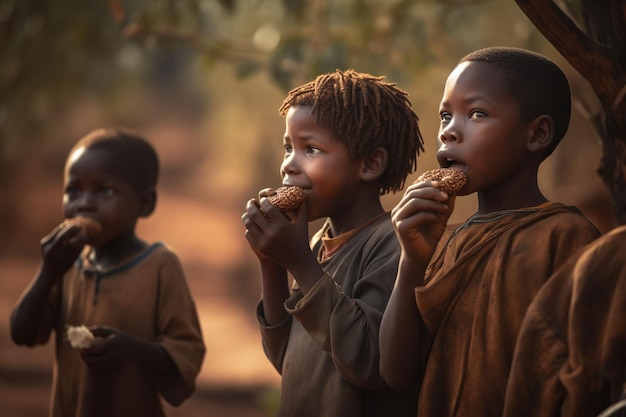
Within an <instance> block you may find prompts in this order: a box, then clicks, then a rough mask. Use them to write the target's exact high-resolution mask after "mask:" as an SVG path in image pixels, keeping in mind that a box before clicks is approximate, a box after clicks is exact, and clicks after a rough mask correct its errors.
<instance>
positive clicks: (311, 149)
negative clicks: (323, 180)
mask: <svg viewBox="0 0 626 417" xmlns="http://www.w3.org/2000/svg"><path fill="white" fill-rule="evenodd" d="M306 152H307V153H310V154H313V155H314V154H317V153H320V152H321V150H320V148H317V147H315V146H308V147H307V148H306Z"/></svg>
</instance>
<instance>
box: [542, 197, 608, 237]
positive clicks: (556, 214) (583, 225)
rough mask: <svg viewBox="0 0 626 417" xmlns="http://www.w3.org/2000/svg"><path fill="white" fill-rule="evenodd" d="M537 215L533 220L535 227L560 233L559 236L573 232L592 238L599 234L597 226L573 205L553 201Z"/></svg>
mask: <svg viewBox="0 0 626 417" xmlns="http://www.w3.org/2000/svg"><path fill="white" fill-rule="evenodd" d="M537 217H538V221H537V222H535V224H536V225H537V227H540V228H543V229H545V230H547V231H551V232H552V233H554V234H557V235H561V237H565V236H568V235H573V234H575V235H579V236H581V237H584V238H588V239H590V240H594V239H596V238H597V237H598V236H600V231H599V230H598V228H597V227H596V226H595V225H594V224H593V223H591V221H590V220H589V219H587V218H586V217H585V215H584V214H583V213H582V212H581V211H580V210H579V209H578V208H577V207H574V206H566V205H564V204H561V203H553V204H552V205H550V206H549V207H547V208H545V209H543V210H541V211H540V212H538V216H537Z"/></svg>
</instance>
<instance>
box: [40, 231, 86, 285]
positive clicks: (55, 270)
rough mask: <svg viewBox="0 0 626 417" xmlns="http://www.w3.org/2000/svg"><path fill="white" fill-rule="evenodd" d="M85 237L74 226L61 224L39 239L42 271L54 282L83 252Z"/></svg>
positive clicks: (82, 232)
mask: <svg viewBox="0 0 626 417" xmlns="http://www.w3.org/2000/svg"><path fill="white" fill-rule="evenodd" d="M86 241H87V236H86V234H85V232H84V231H83V230H82V229H81V228H80V227H79V226H78V225H76V224H66V223H61V224H60V225H58V226H57V227H55V228H54V230H52V232H50V233H49V234H48V235H47V236H46V237H44V238H43V239H41V257H42V262H43V265H42V271H44V272H45V275H46V276H47V277H49V279H51V280H53V281H54V282H56V281H58V280H59V279H61V277H62V276H63V274H65V272H67V270H68V269H70V268H71V266H72V264H73V263H74V261H75V260H76V258H77V257H78V255H79V254H80V252H81V251H82V250H83V247H84V246H85V243H86Z"/></svg>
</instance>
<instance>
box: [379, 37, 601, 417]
mask: <svg viewBox="0 0 626 417" xmlns="http://www.w3.org/2000/svg"><path fill="white" fill-rule="evenodd" d="M439 113H440V117H441V125H440V128H439V138H438V142H439V149H438V151H437V159H438V161H439V164H440V165H441V167H442V168H454V169H458V170H460V171H462V172H464V173H465V175H466V176H467V184H466V185H465V186H464V188H463V189H462V190H461V191H460V192H459V194H460V195H467V194H470V193H474V192H476V193H478V212H477V213H476V214H475V215H473V216H471V217H470V218H469V219H468V220H467V221H466V222H465V223H463V224H460V225H450V226H448V225H447V220H448V218H449V216H450V213H451V212H452V210H453V208H454V200H455V196H454V195H448V194H446V193H445V192H443V191H441V190H440V189H439V187H440V184H439V183H438V182H431V181H423V182H418V183H417V184H413V185H411V186H409V187H408V189H407V190H406V192H405V194H404V196H403V198H402V199H401V201H400V202H399V203H398V204H397V206H396V207H395V208H394V209H393V211H392V222H393V224H394V227H395V230H396V233H397V236H398V238H399V240H400V245H401V247H402V255H401V257H400V266H399V273H398V278H397V280H396V286H395V288H394V291H393V294H392V296H391V299H390V301H389V305H388V306H387V309H386V311H385V314H384V318H383V322H382V325H381V342H380V347H381V373H382V375H383V377H384V379H385V380H386V381H387V382H388V383H389V384H390V385H391V386H393V387H396V388H398V389H406V390H414V391H416V392H418V395H419V397H418V411H417V415H418V416H429V417H432V416H437V417H450V416H481V417H495V416H500V415H501V413H502V407H503V405H504V394H505V389H506V384H507V379H508V375H509V367H510V365H511V359H512V357H513V349H514V346H515V341H516V339H517V334H518V331H519V328H520V325H521V322H522V319H523V317H524V313H525V312H526V309H527V307H528V305H529V304H530V302H531V301H532V299H533V298H534V297H535V295H536V293H537V292H538V291H539V289H540V288H541V286H542V285H543V284H544V282H545V281H546V280H547V279H548V278H549V277H550V276H551V275H552V273H553V272H554V271H555V270H556V269H557V268H558V267H559V266H560V265H562V264H563V263H564V262H565V261H566V259H568V258H569V257H570V256H571V255H572V254H573V253H574V252H576V251H577V250H578V249H579V248H581V247H582V246H584V245H586V244H587V243H589V242H591V241H592V240H593V239H595V238H596V237H597V236H598V231H597V229H596V228H595V227H594V226H593V225H592V224H591V223H590V222H589V221H588V220H587V219H586V218H585V217H584V216H583V215H582V214H581V213H580V211H579V210H578V209H576V208H573V207H567V206H564V205H562V204H559V203H555V202H550V201H548V199H547V198H546V197H544V195H543V194H542V193H541V191H540V189H539V187H538V184H537V171H538V168H539V165H540V164H541V162H542V161H543V160H544V159H545V158H546V157H547V156H548V155H550V154H551V152H552V151H553V150H554V149H555V148H556V146H557V144H558V143H559V141H560V140H561V138H562V137H563V135H564V134H565V132H566V130H567V127H568V124H569V117H570V92H569V86H568V82H567V79H566V78H565V75H564V74H563V72H562V71H561V70H560V69H559V67H558V66H557V65H556V64H554V63H553V62H552V61H550V60H548V59H547V58H545V57H543V56H541V55H538V54H535V53H532V52H530V51H525V50H521V49H517V48H504V47H493V48H485V49H481V50H478V51H475V52H473V53H470V54H469V55H467V56H466V57H465V58H463V59H462V60H461V61H460V63H459V64H458V65H457V67H456V68H455V69H454V70H453V71H452V73H451V74H450V75H449V77H448V80H447V82H446V85H445V89H444V92H443V97H442V100H441V104H440V110H439Z"/></svg>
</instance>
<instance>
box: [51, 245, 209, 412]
mask: <svg viewBox="0 0 626 417" xmlns="http://www.w3.org/2000/svg"><path fill="white" fill-rule="evenodd" d="M50 308H51V309H52V311H53V312H55V313H54V316H55V317H56V323H54V331H55V333H56V361H55V367H54V380H53V394H52V395H53V399H52V410H51V416H54V417H74V416H77V415H79V414H77V413H78V408H79V407H81V406H83V407H84V408H86V409H92V410H98V413H99V415H110V416H113V415H115V416H116V417H121V416H131V415H132V416H134V417H143V416H145V417H155V416H160V415H163V410H162V407H161V402H160V401H161V400H160V395H159V394H161V395H164V396H165V398H167V396H168V394H174V393H175V394H177V395H183V396H184V397H188V396H189V395H191V393H192V392H193V391H194V389H195V379H196V377H197V375H198V372H199V370H200V366H201V364H202V360H203V358H204V351H205V348H204V344H203V339H202V334H201V330H200V325H199V321H198V316H197V312H196V307H195V304H194V301H193V298H192V296H191V293H190V291H189V288H188V286H187V282H186V280H185V277H184V274H183V270H182V266H181V264H180V261H179V260H178V258H177V256H176V255H175V254H174V253H173V252H172V251H171V249H170V248H169V247H167V246H165V245H163V244H155V245H153V246H151V247H150V248H148V249H147V250H146V251H145V252H143V253H141V254H140V255H138V256H137V257H136V258H134V259H132V260H130V261H129V262H127V263H125V264H124V265H120V266H118V267H116V268H114V269H113V270H110V271H104V272H100V273H96V272H94V270H93V269H92V268H91V266H90V265H89V264H88V261H87V259H86V257H85V256H84V255H83V257H81V258H80V260H79V262H77V264H76V266H75V267H73V268H72V269H71V270H70V271H68V273H67V274H66V275H65V276H64V278H63V281H62V288H58V287H57V291H53V293H52V294H51V299H50ZM81 324H85V325H87V326H92V325H99V326H111V327H114V328H117V329H119V330H121V331H123V332H126V333H129V334H131V335H133V336H135V337H139V338H143V339H145V340H148V341H151V342H155V343H158V344H159V345H160V346H162V347H163V348H164V349H165V351H166V352H167V353H168V354H169V356H170V357H171V358H172V360H173V361H174V363H175V364H176V367H177V368H178V371H179V374H180V375H179V376H172V375H163V376H162V378H163V380H160V381H158V382H159V384H158V385H159V386H160V387H167V388H162V389H165V390H169V392H158V390H157V388H156V386H155V381H151V380H150V378H149V376H148V374H147V373H146V372H144V370H142V369H141V367H140V366H139V365H138V364H136V363H128V364H127V365H125V366H123V367H121V368H119V369H117V368H116V369H109V370H106V372H105V371H102V372H100V374H99V375H98V376H97V377H96V378H95V379H93V378H92V377H93V375H88V374H87V372H86V366H85V364H84V362H83V361H82V360H81V358H80V352H79V351H78V350H76V349H73V348H72V347H71V346H70V344H69V342H68V340H67V338H66V337H65V328H66V326H67V325H73V326H76V325H81ZM41 330H42V331H41V333H40V334H41V337H40V341H41V342H43V341H45V340H46V339H47V337H48V335H49V333H50V331H51V330H52V329H41ZM157 378H158V377H157ZM94 383H95V384H96V385H95V386H96V387H97V389H91V388H93V387H94ZM86 387H90V388H89V389H87V388H86ZM85 402H88V404H86V403H85ZM85 417H87V416H85ZM89 417H92V416H89Z"/></svg>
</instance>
